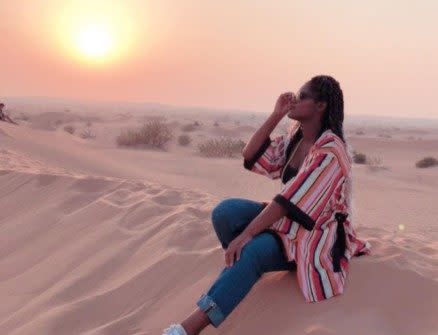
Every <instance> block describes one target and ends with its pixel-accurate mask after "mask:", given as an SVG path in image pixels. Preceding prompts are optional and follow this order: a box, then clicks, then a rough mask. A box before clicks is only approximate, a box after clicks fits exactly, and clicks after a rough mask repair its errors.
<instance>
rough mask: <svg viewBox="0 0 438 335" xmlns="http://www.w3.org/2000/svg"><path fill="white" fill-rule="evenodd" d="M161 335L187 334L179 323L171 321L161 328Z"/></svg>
mask: <svg viewBox="0 0 438 335" xmlns="http://www.w3.org/2000/svg"><path fill="white" fill-rule="evenodd" d="M163 335H187V333H186V331H185V330H184V328H183V326H181V325H180V324H179V323H173V324H171V325H170V327H168V328H166V329H164V330H163Z"/></svg>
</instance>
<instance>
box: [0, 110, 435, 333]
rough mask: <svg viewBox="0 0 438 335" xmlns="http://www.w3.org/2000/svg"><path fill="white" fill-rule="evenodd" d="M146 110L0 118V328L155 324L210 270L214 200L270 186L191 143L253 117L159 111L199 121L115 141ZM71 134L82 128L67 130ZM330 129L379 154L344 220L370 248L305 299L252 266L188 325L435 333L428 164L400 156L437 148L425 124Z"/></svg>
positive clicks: (293, 283) (179, 314) (197, 289)
mask: <svg viewBox="0 0 438 335" xmlns="http://www.w3.org/2000/svg"><path fill="white" fill-rule="evenodd" d="M12 115H13V114H12ZM158 116H159V115H158ZM151 117H157V113H156V112H155V113H152V112H151V113H149V114H148V112H147V111H146V112H144V113H143V114H141V113H137V114H136V113H125V112H123V113H116V112H114V113H108V114H106V113H103V112H102V113H95V114H91V113H87V116H84V115H83V114H80V113H77V112H75V111H57V112H38V113H36V112H35V113H33V114H32V113H30V115H29V119H27V120H19V123H20V124H19V125H18V126H15V125H12V124H8V123H4V122H1V123H0V141H1V142H0V183H1V184H0V185H1V187H0V199H1V200H0V229H1V234H0V297H1V301H2V303H1V305H0V334H9V335H24V334H31V335H36V334H45V335H51V334H56V335H60V334H63V335H67V334H75V335H76V334H87V335H97V334H114V335H116V334H117V335H121V334H123V335H128V334H130V335H134V334H137V335H140V334H161V331H162V329H163V328H164V327H167V326H168V325H169V324H170V323H171V322H180V321H181V320H182V319H183V318H184V317H185V316H187V315H188V314H189V313H190V312H191V311H192V310H193V309H194V308H195V307H196V305H195V302H196V300H197V299H198V298H199V297H200V295H201V294H202V293H203V292H205V291H206V290H207V289H208V288H209V286H210V285H211V284H212V282H213V281H214V279H215V278H216V276H217V275H218V274H219V272H220V271H221V269H222V268H223V267H224V258H223V254H224V252H223V250H222V249H221V247H220V244H219V242H218V240H217V238H216V235H215V233H214V231H213V227H212V225H211V220H210V214H211V211H212V209H213V208H214V206H216V204H217V203H219V202H220V201H221V200H223V199H224V198H226V197H244V198H249V199H253V200H259V201H262V200H270V199H272V198H273V196H274V195H275V194H276V193H277V191H278V190H279V187H280V181H278V180H276V181H272V180H269V179H267V178H265V177H263V176H259V175H255V174H253V173H251V172H249V171H247V170H245V169H244V168H243V164H242V159H241V158H239V157H236V158H204V157H201V156H200V155H199V154H197V152H196V143H198V142H201V141H202V140H204V139H207V138H209V137H214V136H230V137H233V138H241V139H242V140H244V141H247V140H248V139H249V138H250V136H251V134H252V133H253V131H254V130H255V129H257V128H256V127H257V125H258V124H260V122H261V121H262V120H263V119H264V117H266V116H257V117H256V118H251V119H250V118H247V117H246V116H244V115H243V116H241V115H239V114H236V115H233V116H232V117H228V118H221V117H220V116H218V117H217V118H215V117H214V116H212V114H206V115H203V114H202V113H198V114H194V115H189V114H187V115H184V114H180V115H177V114H169V115H165V119H166V120H167V121H168V122H169V124H171V125H172V127H173V128H172V129H174V132H175V134H180V133H182V131H181V130H180V127H181V126H182V125H184V124H187V123H190V122H193V121H195V120H196V121H200V122H201V124H202V125H203V126H202V127H200V129H199V130H196V131H194V132H190V133H189V134H190V136H191V137H193V140H194V142H193V144H191V145H189V146H187V147H182V146H179V145H178V143H177V141H173V142H172V143H170V145H169V147H168V149H167V150H165V151H160V150H148V149H131V148H119V147H117V145H116V144H115V137H116V136H117V135H118V134H119V133H120V131H121V130H122V129H126V128H130V127H135V126H138V125H140V123H141V122H142V121H144V120H147V119H148V118H151ZM215 120H219V121H218V122H219V124H220V125H219V127H214V126H213V122H214V121H215ZM236 120H239V122H240V123H238V124H237V123H235V121H236ZM65 125H72V126H74V127H75V128H76V132H75V134H73V135H72V134H69V133H67V132H66V131H64V129H63V128H64V126H65ZM85 129H91V130H92V132H93V133H94V134H95V135H96V137H95V138H89V139H83V138H81V137H80V136H79V134H80V133H81V131H82V130H85ZM345 134H346V138H347V140H348V141H350V143H351V145H352V146H353V147H354V148H355V149H356V150H358V151H360V152H363V153H366V154H367V155H368V154H369V155H371V156H377V157H380V158H381V164H378V165H376V166H369V165H362V164H354V165H353V174H354V204H355V206H354V220H355V225H356V226H357V232H358V234H359V236H361V237H362V238H365V239H367V240H368V241H369V242H370V243H371V245H372V255H370V256H365V257H358V258H353V259H352V261H351V262H350V273H349V277H348V283H347V285H346V291H345V293H344V294H343V295H341V296H337V297H334V298H331V299H329V300H327V301H324V302H321V303H317V304H309V303H306V302H305V301H304V297H303V296H302V295H301V292H300V291H299V288H298V283H297V279H296V277H295V273H287V272H275V273H267V274H265V275H264V276H263V277H262V278H261V279H260V281H259V282H257V284H256V285H255V286H254V287H253V289H252V290H251V292H250V293H249V294H248V295H247V296H246V297H245V299H244V300H243V301H242V302H241V304H240V305H239V306H238V307H237V308H236V309H235V310H234V311H233V313H232V314H231V315H230V316H229V317H228V318H227V319H226V320H225V321H224V322H223V323H222V325H221V326H220V327H219V328H218V329H215V328H213V327H212V326H210V327H208V328H207V329H206V330H205V331H204V332H203V334H206V335H208V334H276V335H286V334H288V335H290V334H308V335H334V334H336V335H344V334H345V335H346V334H351V333H352V331H353V332H354V333H355V334H358V335H359V334H373V335H380V334H382V335H383V334H385V335H388V334H394V335H395V334H397V335H401V334H406V335H408V334H409V335H412V334H416V335H422V334H424V335H433V334H438V318H437V311H438V240H437V237H438V228H437V225H436V222H437V217H438V206H437V200H436V199H438V167H431V168H425V169H419V168H416V167H415V162H416V161H418V160H419V159H421V158H423V157H425V156H434V157H436V158H438V131H437V129H433V128H431V129H423V128H418V127H417V128H413V127H411V128H409V127H406V128H404V127H396V126H393V127H391V126H386V125H385V126H382V127H378V126H366V125H365V126H364V125H363V124H358V125H357V126H355V125H353V124H348V126H346V127H345ZM388 135H389V136H388Z"/></svg>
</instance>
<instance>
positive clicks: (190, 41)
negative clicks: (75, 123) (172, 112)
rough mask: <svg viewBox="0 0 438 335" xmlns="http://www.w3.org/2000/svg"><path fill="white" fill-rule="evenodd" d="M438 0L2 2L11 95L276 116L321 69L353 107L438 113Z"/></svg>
mask: <svg viewBox="0 0 438 335" xmlns="http://www.w3.org/2000/svg"><path fill="white" fill-rule="evenodd" d="M437 12H438V2H437V1H426V0H417V1H415V2H413V1H403V0H379V1H377V0H369V1H361V2H359V1H351V0H350V1H341V0H330V1H317V0H315V1H296V0H294V1H292V0H289V1H279V0H277V1H275V0H272V1H264V0H263V1H261V0H260V1H257V0H253V1H243V0H234V1H211V0H196V1H194V0H180V1H178V0H175V1H167V0H157V1H148V0H123V1H119V0H112V1H109V0H106V1H102V0H86V1H85V0H74V1H73V0H69V1H67V0H66V1H63V0H17V1H7V0H0V14H1V19H0V36H1V42H2V43H1V48H2V49H1V56H0V73H1V80H0V100H1V99H2V98H4V97H19V96H24V97H29V96H44V97H56V98H59V97H61V98H73V99H80V100H86V101H104V102H111V101H117V102H121V101H126V102H155V103H163V104H170V105H176V106H202V107H212V108H224V109H226V108H232V109H244V110H253V111H255V112H263V113H269V112H272V110H273V108H274V105H275V101H276V99H277V98H278V96H279V95H280V94H281V93H283V92H286V91H293V92H297V91H298V90H299V88H300V87H301V86H302V85H303V84H304V83H305V82H306V81H307V80H309V79H310V78H311V77H312V76H315V75H319V74H326V75H331V76H333V77H334V78H335V79H336V80H338V81H339V83H340V85H341V88H342V90H343V94H344V103H345V114H346V115H348V114H350V115H355V114H370V115H384V116H394V117H433V118H438V107H437V104H436V103H435V98H436V96H437V94H436V91H437V88H438V86H437V84H436V83H437V82H438V66H437V60H438V37H437V36H438V21H437V20H436V13H437Z"/></svg>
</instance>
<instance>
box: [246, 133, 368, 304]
mask: <svg viewBox="0 0 438 335" xmlns="http://www.w3.org/2000/svg"><path fill="white" fill-rule="evenodd" d="M291 138H292V136H291V135H289V134H284V135H279V136H277V137H275V138H274V139H271V138H270V137H269V138H267V139H266V140H265V142H264V143H263V145H262V146H261V148H259V150H258V152H257V153H256V154H255V156H254V157H253V158H252V159H251V160H244V167H245V168H246V169H247V170H249V171H252V172H255V173H257V174H261V175H264V176H266V177H268V178H270V179H279V178H280V177H281V173H282V171H283V168H284V167H285V164H286V158H287V157H286V152H287V151H286V148H287V146H288V144H289V142H290V140H291ZM351 169H352V157H351V153H350V150H349V147H347V146H346V144H345V143H344V142H343V141H342V140H341V139H340V138H339V136H337V135H336V134H335V133H333V132H332V130H331V129H326V130H325V131H323V132H322V133H321V134H320V135H319V137H318V138H317V140H316V141H315V143H314V144H313V145H312V147H311V148H310V150H309V152H308V154H307V155H306V158H305V160H304V162H303V164H302V166H301V167H300V169H299V170H298V172H297V174H296V175H295V176H293V177H292V178H291V179H290V180H289V181H286V182H285V183H282V185H281V190H280V191H279V193H278V194H276V195H275V197H274V198H273V199H272V200H273V201H275V202H277V203H278V204H280V205H281V206H283V207H284V208H285V209H286V210H287V214H286V215H285V216H283V217H282V218H280V219H279V220H278V221H276V222H274V223H273V224H272V225H271V226H270V227H269V228H268V229H270V230H272V231H274V232H275V233H276V234H277V235H278V236H279V237H280V238H281V241H282V244H283V245H282V246H283V252H284V253H285V256H286V258H287V259H288V260H289V261H292V260H293V261H295V262H296V264H297V276H298V284H299V286H300V289H301V291H302V293H303V295H304V298H305V300H306V302H319V301H322V300H325V299H328V298H330V297H333V296H335V295H339V294H342V293H343V291H344V286H345V283H346V278H347V274H348V266H349V261H350V259H351V257H353V256H361V255H369V254H370V248H371V245H370V243H369V242H368V241H364V240H361V239H359V238H358V237H357V236H356V232H355V229H354V227H353V225H352V224H351V214H352V213H351V200H352V199H351V182H352V180H351ZM263 203H264V204H265V205H266V204H267V202H266V201H264V202H263Z"/></svg>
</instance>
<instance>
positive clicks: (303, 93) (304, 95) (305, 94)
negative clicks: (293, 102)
mask: <svg viewBox="0 0 438 335" xmlns="http://www.w3.org/2000/svg"><path fill="white" fill-rule="evenodd" d="M306 99H315V97H314V96H313V95H312V94H310V93H309V92H306V91H301V92H300V93H299V94H298V100H299V101H302V100H306Z"/></svg>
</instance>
